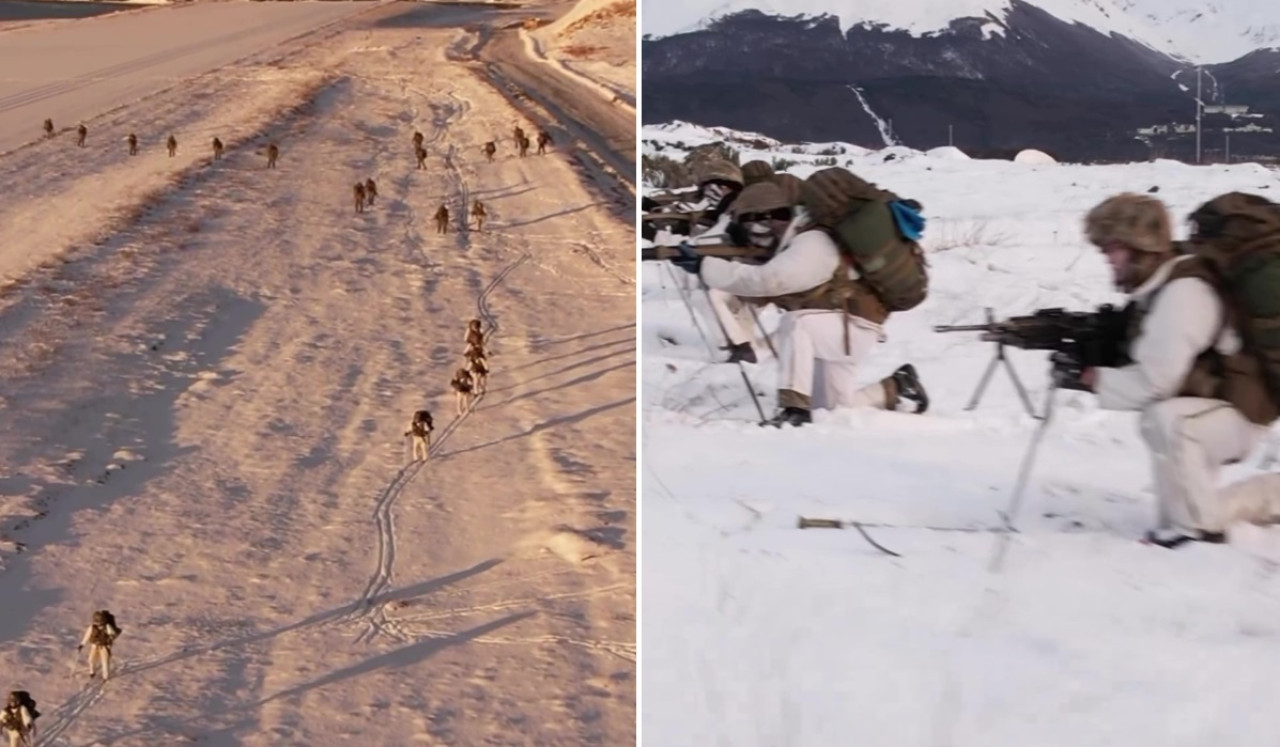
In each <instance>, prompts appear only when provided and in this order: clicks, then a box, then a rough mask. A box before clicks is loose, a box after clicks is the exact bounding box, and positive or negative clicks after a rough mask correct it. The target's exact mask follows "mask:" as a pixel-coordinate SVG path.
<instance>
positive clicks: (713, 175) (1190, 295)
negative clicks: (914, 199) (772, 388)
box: [645, 161, 1280, 548]
mask: <svg viewBox="0 0 1280 747" xmlns="http://www.w3.org/2000/svg"><path fill="white" fill-rule="evenodd" d="M834 171H839V169H826V170H822V171H818V172H815V173H814V174H813V175H811V176H810V177H809V179H807V180H805V181H803V182H801V181H800V180H798V179H795V180H794V181H792V180H793V179H794V177H790V178H787V175H785V174H773V173H772V169H771V167H770V165H769V164H766V163H763V162H760V161H755V162H751V163H747V164H744V165H743V166H742V168H741V169H738V168H737V167H735V166H733V165H732V164H730V163H727V162H724V161H720V162H712V163H709V164H704V165H703V166H702V168H701V169H699V173H698V177H697V179H698V190H697V192H696V193H695V195H694V197H695V200H692V201H686V203H685V206H684V207H685V208H686V209H691V210H690V212H691V213H693V215H691V216H690V218H689V219H688V221H687V222H689V223H692V225H693V230H692V231H691V232H689V233H692V234H693V235H699V234H702V235H706V234H710V235H716V234H724V235H726V236H728V237H730V238H731V241H732V244H733V245H734V246H739V247H740V246H751V247H756V248H758V249H762V250H763V251H764V258H763V262H761V263H753V262H752V261H750V260H742V259H738V260H737V261H730V260H726V259H721V258H719V257H715V256H706V255H705V254H704V253H698V252H696V251H695V250H694V249H693V247H691V246H689V245H688V244H683V243H682V245H680V246H678V247H677V251H675V252H669V253H668V258H669V259H670V261H671V262H672V263H673V264H674V265H676V266H677V267H679V268H681V269H684V270H685V271H687V272H688V273H690V275H692V276H694V277H696V278H697V279H698V280H700V281H701V283H703V284H705V285H706V286H707V287H709V288H710V289H711V293H712V297H713V304H712V308H713V311H714V313H715V315H716V316H717V318H718V319H720V320H721V322H722V323H723V327H724V328H725V329H726V330H728V331H729V335H728V336H729V339H730V343H731V345H732V346H733V350H734V353H735V356H736V357H735V358H734V359H735V360H738V361H746V360H753V359H754V356H753V351H750V350H748V349H747V348H745V347H743V345H744V343H745V341H746V340H747V339H748V338H747V337H746V335H745V333H743V332H742V331H741V326H739V325H738V318H737V315H736V313H735V308H734V304H735V303H737V304H738V305H739V306H744V305H745V306H747V307H748V308H750V307H751V305H762V304H763V303H768V302H771V301H772V302H778V301H781V303H779V304H778V305H779V306H780V308H782V309H783V311H784V313H783V319H782V324H781V326H780V328H779V333H780V336H781V337H782V343H783V344H782V351H781V352H780V354H779V358H780V361H779V362H780V367H781V372H780V377H779V379H780V381H779V391H778V402H779V405H780V406H781V407H782V413H781V414H780V415H779V416H778V417H776V418H775V419H774V421H772V422H773V423H774V424H776V425H781V424H782V423H792V424H795V425H799V424H802V423H806V422H809V409H810V408H811V407H812V406H822V405H821V404H819V403H818V401H817V400H818V398H817V397H816V396H815V397H813V401H811V399H810V396H809V393H810V391H811V390H812V386H813V383H812V376H813V373H814V371H813V368H814V366H813V364H814V362H815V361H821V362H822V363H823V364H825V365H826V367H827V368H828V371H826V373H827V374H828V376H827V378H828V382H827V384H826V391H825V392H822V393H823V394H825V395H827V396H826V397H825V399H826V403H825V404H826V406H858V405H870V406H877V407H886V408H890V409H892V408H893V405H894V404H896V400H897V399H899V398H903V399H908V400H915V401H916V403H917V409H916V412H917V413H923V412H924V410H925V408H926V407H927V404H928V398H927V396H926V395H925V392H924V389H923V387H922V386H920V383H919V379H918V378H917V376H916V374H915V372H914V369H912V368H911V367H910V366H909V365H907V366H903V367H901V368H899V369H898V370H897V371H895V372H894V374H893V375H892V376H891V377H888V378H886V379H883V380H881V381H880V382H877V383H876V384H873V385H872V386H870V387H864V388H858V387H856V385H854V384H853V383H852V378H853V375H854V371H855V368H856V366H857V364H858V363H859V362H860V361H861V360H862V359H863V358H864V357H865V356H866V355H867V354H868V353H869V352H870V350H871V348H872V347H873V346H874V345H875V343H876V342H878V341H882V340H883V339H884V336H883V331H882V329H881V327H880V325H881V324H882V323H883V321H884V319H885V318H887V316H888V315H887V314H886V313H884V312H883V306H879V307H878V306H877V304H876V302H875V301H874V299H869V298H867V297H866V294H863V297H861V298H855V299H854V304H853V306H852V307H851V308H848V309H839V308H836V309H832V306H833V304H832V301H833V299H835V298H836V297H838V296H840V295H841V294H839V293H837V292H835V291H836V290H837V289H838V288H839V287H841V286H840V285H839V284H840V283H846V284H847V283H848V282H850V281H853V283H854V284H855V285H856V284H857V283H859V282H860V279H861V276H860V275H859V274H858V273H857V270H856V269H854V268H852V267H850V266H849V265H848V264H842V263H841V262H840V259H839V256H840V250H839V249H838V247H837V246H836V244H835V243H834V240H833V238H832V237H831V236H830V235H829V234H828V233H827V231H825V230H816V229H818V228H819V227H820V226H819V225H815V224H813V223H811V222H810V220H809V216H808V214H807V208H806V206H812V207H813V208H814V209H816V208H817V207H818V206H819V204H820V197H821V193H820V192H819V191H818V190H817V188H816V187H815V184H816V182H815V180H816V179H818V178H819V177H820V176H821V175H823V174H824V173H827V174H829V173H830V172H834ZM797 184H798V185H799V186H800V188H801V189H800V190H797V189H796V185H797ZM801 191H802V192H803V199H801V198H800V197H799V196H798V195H799V194H800V192H801ZM698 198H700V199H698ZM801 203H803V204H801ZM895 207H896V206H895ZM646 208H647V209H650V210H651V211H650V212H648V214H647V215H646V217H645V219H646V221H647V222H648V223H649V225H648V226H647V227H646V230H648V231H649V233H650V235H651V236H652V237H653V238H654V239H657V240H658V241H660V242H668V243H669V242H670V241H672V240H679V239H685V240H686V241H687V235H688V234H686V236H685V237H681V236H674V235H668V236H667V237H663V236H661V231H662V229H663V228H667V230H668V231H669V228H668V227H667V226H663V225H662V222H663V221H664V220H668V217H667V214H666V213H663V212H662V210H663V208H664V206H663V205H661V204H652V205H646ZM668 209H669V208H668ZM916 217H917V218H918V217H919V216H918V215H917V216H916ZM897 218H898V216H897V214H895V220H896V219H897ZM1189 222H1190V225H1191V237H1190V238H1189V239H1188V240H1186V241H1174V240H1173V238H1172V236H1173V232H1172V224H1173V221H1172V219H1171V217H1170V214H1169V211H1168V208H1167V207H1166V206H1165V205H1164V203H1162V202H1161V201H1160V200H1158V199H1156V198H1154V197H1151V196H1149V195H1140V194H1133V193H1121V194H1118V195H1114V196H1112V197H1109V198H1107V199H1105V200H1103V201H1101V202H1100V203H1098V204H1097V205H1095V206H1094V207H1093V208H1092V209H1091V210H1090V211H1089V212H1088V213H1087V214H1086V215H1085V216H1084V220H1083V224H1084V225H1083V228H1084V231H1083V233H1084V237H1085V239H1086V240H1087V241H1088V242H1089V243H1090V244H1092V245H1093V246H1095V247H1096V248H1097V249H1098V251H1099V252H1100V254H1101V255H1102V257H1103V258H1104V260H1105V261H1106V263H1107V265H1108V266H1109V267H1110V269H1111V273H1112V280H1113V283H1114V285H1115V287H1116V289H1118V290H1120V291H1122V292H1124V293H1126V294H1128V296H1129V303H1128V305H1127V306H1125V308H1124V309H1123V310H1121V312H1120V313H1121V315H1122V317H1123V319H1124V321H1125V323H1124V324H1123V325H1122V327H1123V328H1122V329H1118V330H1117V331H1116V336H1117V337H1118V339H1116V340H1112V341H1111V343H1112V344H1115V345H1116V346H1118V349H1122V350H1124V351H1126V353H1125V356H1124V357H1123V359H1119V358H1118V359H1116V360H1115V361H1109V362H1103V361H1098V362H1083V361H1081V360H1073V359H1072V358H1071V356H1070V355H1064V354H1062V353H1055V355H1054V356H1052V357H1051V359H1050V361H1051V364H1052V379H1053V385H1054V387H1055V388H1058V389H1068V390H1075V391H1080V392H1089V393H1092V394H1094V395H1096V396H1097V399H1098V404H1099V406H1100V407H1102V408H1103V409H1107V410H1116V411H1130V412H1136V413H1138V414H1139V430H1140V433H1141V436H1142V438H1143V440H1144V441H1145V443H1146V445H1147V447H1148V449H1149V451H1150V455H1151V463H1152V471H1153V476H1154V486H1155V488H1154V490H1155V497H1156V503H1157V517H1156V522H1155V524H1156V526H1155V527H1154V528H1153V529H1152V530H1150V531H1148V532H1147V533H1146V536H1145V540H1146V541H1147V542H1148V543H1150V544H1153V545H1157V546H1160V547H1168V548H1172V547H1177V546H1179V545H1182V544H1184V543H1187V542H1210V543H1214V542H1223V541H1225V540H1226V538H1227V532H1228V530H1232V531H1239V532H1241V533H1242V534H1246V535H1247V534H1251V533H1256V532H1259V531H1264V530H1263V529H1262V527H1264V526H1268V525H1276V524H1280V474H1276V473H1273V472H1264V473H1261V474H1256V475H1253V476H1251V477H1246V478H1244V479H1242V480H1239V481H1237V482H1234V483H1231V484H1229V485H1226V486H1223V487H1219V486H1218V485H1217V480H1218V477H1219V475H1220V471H1221V468H1222V467H1224V466H1226V465H1230V464H1237V463H1239V462H1241V461H1242V460H1244V459H1245V458H1246V457H1248V455H1249V454H1250V453H1251V452H1252V451H1253V449H1254V448H1255V447H1256V446H1257V445H1258V444H1259V443H1260V442H1261V441H1262V439H1263V438H1264V437H1265V436H1266V434H1267V433H1268V431H1269V429H1270V426H1271V425H1272V424H1273V423H1274V422H1275V421H1276V420H1277V419H1280V338H1276V337H1275V335H1274V334H1271V330H1273V329H1274V328H1275V321H1274V317H1275V314H1274V308H1275V304H1274V302H1273V301H1272V300H1271V299H1274V298H1276V297H1280V204H1276V203H1273V202H1270V201H1268V200H1266V199H1265V198H1263V197H1260V196H1258V195H1251V194H1245V193H1240V192H1230V193H1227V194H1224V195H1220V196H1218V197H1215V198H1213V199H1212V200H1209V201H1208V202H1206V203H1204V204H1202V205H1201V206H1200V207H1199V208H1197V209H1196V210H1195V211H1194V212H1192V213H1191V214H1190V216H1189ZM922 223H923V221H922V220H920V221H919V225H920V226H921V227H922ZM670 225H675V222H674V221H669V223H668V226H670ZM902 225H903V224H899V227H900V228H901V226H902ZM906 233H917V234H918V232H916V231H913V230H912V229H911V221H910V220H909V219H908V220H907V229H906ZM846 261H847V257H846ZM843 287H846V288H847V287H849V286H848V285H845V286H843ZM716 291H719V296H718V298H719V299H720V301H718V302H717V301H715V300H714V299H715V298H717V296H716ZM844 316H848V317H849V320H850V321H851V322H852V323H851V324H846V321H845V320H843V319H841V317H844ZM842 328H843V329H842ZM850 328H852V330H853V332H852V333H850ZM1260 330H1261V331H1260ZM841 336H843V338H844V339H843V340H841V339H840V338H841ZM842 342H843V346H842V345H841V343H842ZM1064 352H1065V351H1064ZM832 368H834V369H835V371H834V373H835V374H836V377H835V378H836V381H837V383H836V384H835V385H834V386H833V385H832V384H831V383H830V378H831V373H832V371H831V370H830V369H832ZM877 388H879V389H880V391H876V389H877ZM1045 422H1047V420H1046V421H1045Z"/></svg>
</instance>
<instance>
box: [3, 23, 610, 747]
mask: <svg viewBox="0 0 1280 747" xmlns="http://www.w3.org/2000/svg"><path fill="white" fill-rule="evenodd" d="M413 7H414V6H412V5H410V4H403V5H399V6H390V5H388V6H384V7H383V8H381V9H375V10H373V11H372V12H371V13H370V14H368V15H366V16H362V17H361V18H360V19H358V21H355V22H353V23H351V25H350V26H349V27H345V28H335V29H334V30H333V32H332V34H330V35H328V36H329V38H326V39H323V40H321V41H322V43H316V44H311V45H301V46H295V47H294V48H293V49H291V50H289V51H287V52H273V53H271V54H274V55H275V56H277V57H279V58H280V59H278V60H274V61H272V60H268V59H264V58H266V57H267V55H263V56H262V58H260V59H258V60H253V61H249V62H240V63H236V64H234V65H232V66H230V67H227V68H224V69H220V70H218V71H214V72H211V73H209V74H205V75H200V76H195V77H193V78H190V79H188V80H187V81H186V83H185V84H184V85H183V86H181V87H178V88H173V89H170V90H167V91H164V92H161V93H158V94H156V95H155V96H152V97H149V98H147V99H145V100H142V101H139V102H136V103H134V104H131V105H129V106H125V107H123V108H122V109H120V110H119V111H116V112H112V113H110V114H108V115H106V116H103V117H100V118H99V119H98V120H95V121H96V122H97V124H96V125H91V127H93V129H92V130H91V134H90V141H89V143H88V144H87V146H86V147H85V148H77V147H75V143H74V137H67V136H66V135H62V136H60V137H58V138H56V139H54V140H52V141H42V142H38V143H35V144H34V145H32V146H30V147H27V148H23V149H20V150H18V151H15V152H11V153H8V154H5V155H3V156H0V178H3V179H4V180H5V181H6V183H9V184H12V185H14V187H13V188H12V189H11V193H10V199H9V201H8V202H7V203H5V204H4V205H3V206H0V271H3V272H4V274H5V275H6V276H7V283H4V284H2V285H0V407H2V408H3V411H4V413H5V418H3V419H0V464H3V465H4V471H3V473H0V565H2V566H3V570H2V571H0V598H3V599H4V600H6V601H5V604H4V612H3V614H0V677H3V682H0V690H2V689H3V688H5V687H10V688H21V689H26V690H29V691H30V692H31V693H32V694H33V695H34V696H35V698H36V699H37V701H38V702H39V707H40V710H41V711H43V712H44V714H46V715H44V716H42V718H41V726H42V727H43V734H44V737H43V738H42V740H41V744H42V747H68V746H70V745H89V744H95V743H96V744H101V745H112V746H113V747H124V746H126V745H136V744H146V745H156V744H166V745H167V744H184V743H190V742H198V743H200V744H209V745H223V746H229V745H264V746H266V745H271V746H273V747H274V746H276V745H308V746H312V745H314V746H316V747H323V745H346V744H363V745H408V744H432V745H473V744H598V745H614V744H628V743H630V742H633V741H634V738H635V716H636V710H635V699H636V683H635V672H636V665H635V657H636V643H635V594H636V589H635V587H636V584H635V575H636V574H635V523H636V522H635V518H634V514H635V487H634V486H635V287H636V286H635V269H634V261H633V258H634V248H633V247H634V228H633V227H632V224H631V221H630V220H629V219H625V218H624V217H622V213H624V212H626V211H625V210H624V208H623V203H625V200H623V199H622V198H621V197H618V196H616V195H613V194H611V193H612V192H613V191H615V190H616V189H618V187H617V185H612V184H610V180H608V179H604V178H598V177H599V175H598V174H594V173H592V172H591V171H590V170H589V169H585V168H584V166H583V161H582V160H581V158H580V156H581V154H580V152H579V149H578V148H573V147H565V148H563V149H562V148H561V147H559V146H557V147H555V148H553V149H551V151H549V152H548V153H547V154H545V155H542V156H537V155H532V154H530V155H529V156H528V157H525V158H521V157H520V156H519V155H518V154H517V153H516V152H515V151H514V149H513V147H512V143H511V127H512V125H513V124H514V123H517V122H519V123H521V124H522V125H523V126H524V127H525V129H526V130H532V128H533V127H534V126H536V125H535V122H531V121H530V120H528V119H526V118H525V117H524V116H522V114H521V113H520V111H519V110H517V109H515V108H513V107H512V106H511V104H510V103H509V101H508V98H507V97H506V92H505V91H504V92H501V93H500V92H498V91H495V90H494V89H493V88H492V87H490V86H489V85H487V84H486V83H485V82H484V80H483V78H482V77H478V76H477V75H475V74H473V69H472V67H471V65H472V64H473V63H464V62H457V61H454V60H453V59H451V57H450V52H449V51H450V50H453V49H458V48H465V47H474V46H475V45H476V43H477V42H478V39H479V36H478V34H477V33H475V32H473V31H472V32H469V31H464V30H462V29H461V28H459V27H464V26H473V25H474V24H479V23H488V22H490V19H495V18H496V19H498V20H495V21H493V22H495V23H497V22H501V19H503V18H504V15H503V13H504V11H502V10H489V11H485V10H480V9H472V10H471V11H470V15H468V14H467V13H462V14H460V15H459V13H458V11H457V9H456V7H455V8H454V9H449V8H439V9H438V11H437V9H435V8H431V7H427V8H423V7H422V6H418V7H417V8H416V9H415V10H414V11H413V13H411V14H409V15H410V17H408V18H406V14H405V13H404V12H403V11H404V9H405V8H413ZM185 12H186V11H185V10H184V11H182V12H176V13H174V14H172V15H171V16H170V18H172V19H180V18H181V17H182V15H183V13H185ZM148 17H151V18H154V17H157V14H153V13H142V14H138V15H136V16H135V18H137V19H139V20H141V19H143V18H148ZM445 19H450V20H448V22H445ZM95 23H96V21H95ZM424 70H427V71H430V74H429V75H424V74H423V73H422V71H424ZM37 124H38V122H37ZM537 124H541V123H540V122H539V123H537ZM135 129H136V130H137V132H138V134H139V137H140V148H139V153H138V154H137V155H136V156H131V155H129V154H128V152H127V150H126V148H125V147H124V140H123V139H124V137H125V136H126V135H127V134H128V133H129V132H131V131H134V130H135ZM415 131H418V132H421V133H422V134H423V136H424V140H425V143H424V147H425V149H426V151H427V158H426V161H425V168H422V169H418V168H416V163H415V159H414V155H413V150H412V140H411V137H412V135H413V133H414V132H415ZM169 132H174V133H176V137H177V139H178V141H179V147H178V151H177V153H176V154H175V155H174V156H173V157H169V156H168V154H167V153H166V150H165V148H164V139H165V137H166V133H169ZM95 133H96V134H97V136H98V137H97V138H95ZM214 136H217V137H219V138H220V139H221V140H222V141H223V142H224V143H225V144H226V153H225V156H224V158H223V159H222V160H220V161H214V160H213V158H212V154H211V152H210V149H209V143H210V140H211V138H212V137H214ZM490 140H495V141H497V143H498V152H497V155H496V157H495V159H494V161H493V162H489V161H488V160H487V159H486V158H485V157H484V154H483V150H482V148H483V145H484V143H485V142H487V141H490ZM272 142H275V143H278V144H279V147H280V159H279V164H278V167H277V168H276V169H268V168H267V165H266V156H265V151H266V147H267V144H268V143H272ZM364 179H374V180H375V181H376V184H377V187H378V196H377V199H376V201H375V202H374V203H373V205H372V206H370V207H369V208H368V209H367V210H366V211H365V212H363V213H356V212H355V210H354V208H353V204H352V186H353V184H354V183H355V182H356V181H357V180H364ZM475 200H481V201H483V203H484V205H485V208H486V212H487V214H488V218H487V220H486V222H485V225H484V228H483V230H478V227H477V225H476V222H475V220H474V215H472V210H471V209H472V206H473V204H474V201H475ZM442 204H444V205H445V206H446V207H447V208H448V210H449V211H450V230H449V231H448V233H445V234H440V233H437V231H436V226H435V224H434V221H433V215H434V214H435V212H436V210H437V209H438V208H439V207H440V206H441V205H442ZM472 317H478V318H480V319H482V320H483V321H484V322H485V326H486V328H487V329H488V330H489V339H488V343H487V347H488V349H489V350H490V366H491V368H492V372H493V373H492V377H491V379H490V382H489V387H488V391H487V392H486V394H485V395H484V397H483V398H482V399H481V401H480V402H479V403H478V405H477V407H476V408H475V409H473V410H471V411H469V412H467V413H466V414H465V415H463V416H460V417H455V414H454V413H455V411H454V402H453V397H452V393H451V392H450V391H449V388H448V381H449V378H450V377H451V375H452V374H453V372H454V370H455V369H456V368H457V367H458V366H459V365H460V364H461V353H462V349H463V348H462V343H463V339H464V338H463V330H464V326H465V324H466V322H467V320H468V319H470V318H472ZM422 407H426V408H429V409H430V410H431V411H432V412H433V413H434V414H435V421H436V426H437V432H436V434H435V440H434V444H433V447H432V456H431V460H430V461H429V462H428V463H426V464H424V465H416V464H412V465H411V464H407V459H408V444H407V443H406V439H405V438H404V437H403V435H402V434H403V432H404V430H405V429H406V428H407V425H408V418H409V416H410V414H411V413H412V412H413V411H414V410H416V409H419V408H422ZM101 607H106V608H109V609H111V610H112V611H113V612H114V613H115V614H116V616H117V618H118V620H119V621H120V623H121V625H122V626H123V628H124V637H122V638H121V639H120V642H119V644H118V645H117V648H116V657H117V658H116V669H115V671H116V672H117V673H118V675H119V676H118V678H113V680H112V681H111V682H109V683H107V684H106V685H105V686H102V685H100V684H98V683H96V682H91V681H90V680H88V679H87V678H85V677H84V671H85V670H84V668H83V666H82V667H81V669H80V672H79V674H78V676H76V677H74V678H73V677H72V676H71V665H72V658H71V657H73V656H74V655H75V644H76V642H77V641H78V637H79V635H80V634H81V632H82V630H83V628H82V626H83V625H84V624H85V623H86V622H87V620H88V619H89V618H88V616H89V614H90V613H91V612H92V610H93V609H96V608H101ZM80 663H81V665H83V660H81V662H80Z"/></svg>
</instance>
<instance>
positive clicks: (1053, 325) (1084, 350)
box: [933, 304, 1130, 419]
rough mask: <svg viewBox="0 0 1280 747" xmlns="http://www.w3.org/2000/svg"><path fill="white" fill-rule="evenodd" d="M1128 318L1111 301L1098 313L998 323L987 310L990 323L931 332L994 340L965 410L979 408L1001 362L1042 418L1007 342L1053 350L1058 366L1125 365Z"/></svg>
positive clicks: (1056, 313) (1037, 315) (1044, 312)
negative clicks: (1008, 352)
mask: <svg viewBox="0 0 1280 747" xmlns="http://www.w3.org/2000/svg"><path fill="white" fill-rule="evenodd" d="M1128 322H1129V314H1128V313H1126V311H1125V310H1124V309H1117V308H1116V307H1115V306H1113V305H1111V304H1106V305H1103V306H1099V307H1098V309H1097V310H1096V311H1067V310H1065V309H1061V308H1054V309H1039V310H1037V311H1035V312H1034V313H1031V314H1028V315H1026V316H1015V317H1010V318H1009V319H1006V320H1005V321H1003V322H997V321H995V319H994V317H993V316H992V314H991V310H990V309H987V323H986V324H944V325H939V326H936V327H934V328H933V331H934V332H981V333H982V335H981V337H980V338H979V339H981V340H983V341H984V342H994V343H995V344H996V354H995V357H994V358H992V360H991V363H990V365H988V366H987V370H986V372H985V373H983V375H982V380H981V381H980V382H979V383H978V388H977V389H976V390H975V391H974V393H973V397H972V399H970V400H969V404H968V406H966V407H965V410H972V409H973V408H975V407H977V405H978V401H979V400H980V399H981V398H982V393H983V392H984V391H985V390H986V388H987V384H989V383H990V382H991V376H992V374H994V373H995V370H996V367H997V366H999V365H1000V364H1002V363H1003V364H1004V366H1005V369H1006V370H1007V371H1008V373H1009V378H1010V379H1012V380H1013V385H1014V387H1015V388H1016V389H1017V390H1018V396H1019V397H1020V398H1021V399H1022V404H1023V406H1024V407H1025V408H1026V410H1027V413H1028V414H1029V415H1031V417H1033V418H1037V419H1039V417H1040V416H1038V415H1036V414H1035V411H1034V407H1033V406H1032V405H1031V400H1030V398H1029V397H1028V396H1027V392H1026V389H1025V388H1024V387H1023V386H1022V382H1021V381H1020V380H1019V379H1018V374H1017V372H1016V371H1015V370H1014V368H1013V365H1012V364H1010V363H1009V360H1008V358H1006V357H1005V352H1004V348H1005V346H1006V345H1008V346H1010V347H1015V348H1019V349H1021V350H1047V351H1050V352H1051V353H1053V355H1052V357H1051V360H1053V362H1054V363H1055V364H1057V365H1070V366H1076V367H1079V368H1089V367H1115V366H1123V365H1125V364H1127V363H1129V362H1130V359H1129V356H1128V351H1127V349H1126V345H1125V338H1126V334H1125V332H1126V327H1127V326H1128Z"/></svg>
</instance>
